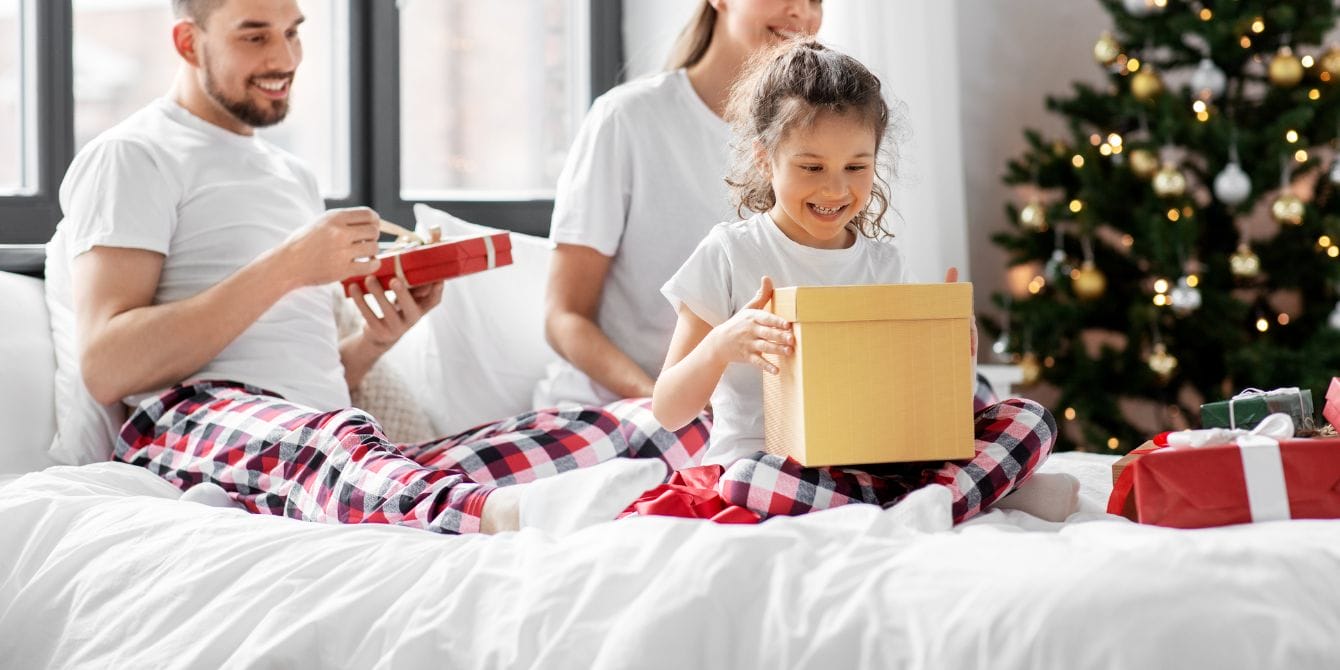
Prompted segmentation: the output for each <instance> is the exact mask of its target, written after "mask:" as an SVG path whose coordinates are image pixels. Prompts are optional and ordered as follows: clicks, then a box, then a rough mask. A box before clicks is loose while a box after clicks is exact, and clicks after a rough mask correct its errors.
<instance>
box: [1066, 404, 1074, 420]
mask: <svg viewBox="0 0 1340 670" xmlns="http://www.w3.org/2000/svg"><path fill="white" fill-rule="evenodd" d="M1065 420H1066V421H1074V420H1075V408H1074V407H1067V408H1065Z"/></svg>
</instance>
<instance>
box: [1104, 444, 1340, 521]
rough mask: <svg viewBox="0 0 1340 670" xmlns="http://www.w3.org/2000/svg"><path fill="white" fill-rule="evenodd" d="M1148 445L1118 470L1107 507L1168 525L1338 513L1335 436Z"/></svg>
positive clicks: (1339, 449)
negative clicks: (1138, 455) (1197, 445)
mask: <svg viewBox="0 0 1340 670" xmlns="http://www.w3.org/2000/svg"><path fill="white" fill-rule="evenodd" d="M1160 437H1163V436H1160ZM1165 444H1166V443H1165ZM1150 446H1154V447H1155V448H1153V449H1150V450H1148V451H1147V452H1146V453H1144V454H1143V455H1141V456H1140V457H1138V458H1136V459H1135V460H1133V461H1130V462H1129V463H1127V464H1126V466H1125V468H1124V469H1123V470H1122V471H1121V473H1120V474H1119V475H1118V477H1117V481H1116V484H1115V485H1114V486H1113V488H1112V496H1111V498H1109V499H1108V507H1107V511H1108V513H1110V514H1118V515H1122V516H1127V517H1129V518H1132V520H1134V521H1138V522H1140V523H1146V524H1153V525H1157V526H1168V527H1172V528H1207V527H1211V526H1226V525H1230V524H1238V523H1251V522H1255V521H1274V520H1282V519H1336V518H1340V438H1318V439H1286V440H1275V439H1271V438H1266V437H1262V436H1243V437H1239V438H1238V439H1237V440H1236V441H1234V442H1231V443H1228V444H1220V445H1216V446H1200V447H1189V446H1173V447H1169V446H1162V445H1157V444H1156V445H1150Z"/></svg>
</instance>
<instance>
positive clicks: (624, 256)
mask: <svg viewBox="0 0 1340 670" xmlns="http://www.w3.org/2000/svg"><path fill="white" fill-rule="evenodd" d="M730 140H731V133H730V127H729V126H728V125H727V124H726V122H725V121H723V120H722V119H721V118H720V117H718V116H717V115H716V114H714V113H713V112H712V110H711V109H710V108H708V106H707V105H706V103H704V102H703V101H702V99H701V98H699V97H698V94H697V93H696V92H695V91H694V90H693V86H692V84H690V82H689V78H688V75H687V74H686V73H685V71H684V70H682V69H681V70H675V71H672V72H664V73H661V74H658V75H654V76H651V77H647V78H644V79H640V80H637V81H633V82H629V83H627V84H624V85H622V86H619V87H618V88H615V89H614V90H611V91H610V92H608V93H606V94H605V95H603V96H601V97H600V98H599V99H597V100H596V101H595V103H594V104H593V105H592V106H591V111H590V112H589V113H588V114H587V116H586V120H585V121H584V122H583V124H582V128H581V131H580V132H579V133H578V134H577V138H576V140H574V141H573V145H572V148H571V150H570V152H569V153H568V162H567V165H566V166H565V167H564V169H563V173H562V175H561V176H560V177H559V180H558V191H557V197H556V199H555V201H554V217H553V221H552V225H551V228H550V233H549V236H550V239H552V240H553V241H555V242H558V243H560V244H577V245H582V246H586V247H591V248H593V249H595V250H596V251H598V252H600V253H601V254H604V255H605V256H610V257H612V260H611V263H610V268H609V274H608V275H607V276H606V279H605V285H604V290H603V291H602V293H601V297H600V306H599V316H598V318H597V323H598V324H599V325H600V328H601V330H603V331H604V332H605V334H606V335H607V336H608V337H609V338H610V341H612V342H613V343H614V344H615V346H617V347H619V348H620V349H621V350H623V351H624V352H625V353H627V354H628V356H629V357H630V358H632V359H633V361H634V362H636V363H637V364H638V366H639V367H641V368H642V369H643V370H644V371H646V373H647V374H649V375H651V376H652V377H656V376H657V375H658V374H659V373H660V370H661V364H662V363H664V362H665V353H666V350H667V349H668V348H669V346H670V336H671V334H673V333H674V329H675V313H674V312H673V311H671V310H670V309H669V308H668V307H667V306H666V304H665V302H664V300H662V299H661V297H660V294H659V292H660V288H661V285H662V284H664V283H665V280H666V279H667V278H668V277H669V276H670V275H671V274H672V273H674V271H675V270H676V269H677V268H678V267H679V266H680V264H682V263H683V262H684V259H685V258H688V256H689V253H690V252H692V251H693V248H694V247H695V246H696V245H697V244H698V242H700V241H701V240H702V239H703V236H704V235H706V234H707V231H708V230H710V229H711V228H712V226H713V225H715V224H716V222H718V221H723V220H728V219H733V218H735V214H734V208H733V207H732V206H731V197H730V190H729V188H728V187H727V186H726V182H725V177H726V165H727V162H728V160H729V156H730ZM616 399H618V396H616V395H614V394H612V393H611V392H609V391H608V390H606V389H604V388H601V387H599V386H598V385H597V384H595V383H594V382H592V381H591V380H590V379H589V378H587V377H586V375H584V374H582V373H581V372H580V371H578V370H577V369H576V368H574V367H573V366H572V365H571V364H569V363H567V362H566V361H562V362H559V363H557V364H554V365H552V366H550V370H549V374H548V377H547V378H546V379H545V380H544V381H542V382H541V383H540V386H539V387H538V388H537V389H536V394H535V398H534V400H535V402H536V406H537V407H538V406H553V405H556V404H559V403H561V402H576V403H579V404H603V403H607V402H611V401H613V400H616Z"/></svg>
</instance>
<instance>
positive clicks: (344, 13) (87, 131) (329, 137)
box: [0, 0, 350, 199]
mask: <svg viewBox="0 0 1340 670" xmlns="http://www.w3.org/2000/svg"><path fill="white" fill-rule="evenodd" d="M0 1H3V0H0ZM11 1H12V0H11ZM302 7H303V13H304V15H305V16H306V17H307V21H306V22H305V23H304V24H303V26H302V29H301V35H302V41H303V51H304V54H305V58H304V61H303V64H302V66H301V67H300V68H299V70H298V77H297V78H296V79H295V80H294V84H293V101H294V102H293V106H292V107H291V112H290V114H289V117H288V119H287V120H285V121H284V122H283V123H281V124H279V125H277V126H275V127H273V128H267V129H264V130H262V131H261V135H262V136H263V137H265V138H266V139H269V140H270V141H272V142H274V143H275V144H277V145H279V146H281V147H283V148H285V149H287V150H289V151H291V152H293V153H294V154H296V155H297V156H299V157H300V158H302V159H304V160H305V161H307V163H308V165H310V166H311V167H312V169H313V170H315V171H316V176H317V181H318V183H319V184H320V185H321V191H322V193H323V194H324V195H325V196H326V197H327V198H332V199H339V198H344V197H347V196H348V195H349V191H350V184H349V113H348V110H349V85H348V81H349V56H348V54H349V20H348V11H349V2H348V0H324V1H313V0H309V1H308V2H304V3H303V4H302ZM172 24H173V17H172V11H171V3H169V2H168V1H167V0H74V99H75V113H74V126H75V146H76V147H77V148H82V147H83V146H84V145H85V144H87V143H88V141H89V140H91V139H93V138H94V137H96V136H97V135H98V134H99V133H101V132H103V131H105V130H107V129H108V128H111V127H112V126H114V125H116V124H117V123H120V122H121V121H122V120H123V119H125V118H126V117H128V116H130V115H131V114H133V113H134V112H135V111H136V110H138V109H140V108H141V107H143V106H145V105H146V104H148V103H149V102H150V101H152V100H153V99H154V98H158V97H161V96H162V95H164V94H165V93H166V92H167V90H168V87H169V86H170V85H171V83H172V80H173V78H174V76H175V73H176V71H177V66H178V63H179V59H178V57H177V54H176V52H175V51H174V50H173V48H172V40H171V37H170V33H171V28H172Z"/></svg>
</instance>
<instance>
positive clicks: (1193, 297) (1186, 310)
mask: <svg viewBox="0 0 1340 670" xmlns="http://www.w3.org/2000/svg"><path fill="white" fill-rule="evenodd" d="M1169 297H1170V298H1171V299H1172V308H1173V311H1174V312H1177V313H1178V314H1181V315H1183V316H1185V315H1187V314H1190V313H1192V312H1194V311H1196V310H1198V309H1200V305H1201V295H1200V289H1198V288H1196V287H1194V286H1192V285H1191V284H1190V283H1189V282H1188V281H1187V278H1186V277H1182V278H1181V279H1178V280H1177V286H1175V287H1173V290H1172V295H1171V296H1169Z"/></svg>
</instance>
